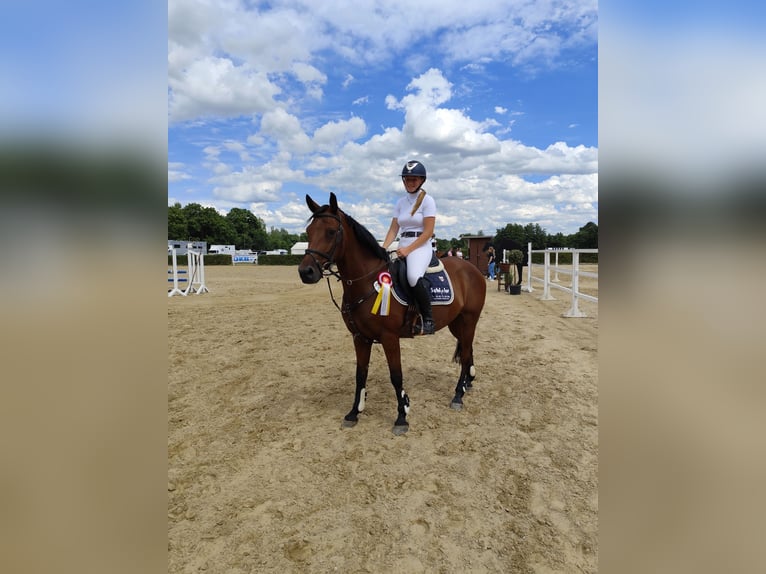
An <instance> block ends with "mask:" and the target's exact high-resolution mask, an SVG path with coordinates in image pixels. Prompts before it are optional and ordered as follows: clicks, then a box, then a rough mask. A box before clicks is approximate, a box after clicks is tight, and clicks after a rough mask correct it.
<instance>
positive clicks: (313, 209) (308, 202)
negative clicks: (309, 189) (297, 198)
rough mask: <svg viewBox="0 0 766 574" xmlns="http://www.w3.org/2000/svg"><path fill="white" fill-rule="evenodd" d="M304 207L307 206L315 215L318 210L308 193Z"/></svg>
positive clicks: (317, 205)
mask: <svg viewBox="0 0 766 574" xmlns="http://www.w3.org/2000/svg"><path fill="white" fill-rule="evenodd" d="M306 205H308V206H309V209H310V210H311V213H316V212H317V211H318V210H319V204H318V203H317V202H316V201H314V200H313V199H311V198H310V197H309V194H308V193H307V194H306Z"/></svg>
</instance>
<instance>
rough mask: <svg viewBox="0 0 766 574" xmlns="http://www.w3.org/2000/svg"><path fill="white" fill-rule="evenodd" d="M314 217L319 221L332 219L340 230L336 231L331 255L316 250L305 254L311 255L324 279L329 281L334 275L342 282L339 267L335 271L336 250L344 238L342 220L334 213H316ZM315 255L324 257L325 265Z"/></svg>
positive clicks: (308, 250)
mask: <svg viewBox="0 0 766 574" xmlns="http://www.w3.org/2000/svg"><path fill="white" fill-rule="evenodd" d="M313 217H314V219H319V218H320V217H330V218H332V219H334V220H335V221H337V222H338V229H337V230H336V233H335V241H334V242H333V244H332V249H330V252H329V253H325V252H324V251H317V250H316V249H306V252H305V253H306V255H311V258H312V259H313V260H314V263H315V264H316V266H317V267H318V268H319V270H320V271H321V272H322V277H327V278H328V280H329V278H330V275H333V276H335V277H337V278H338V281H340V280H341V279H342V277H341V276H340V273H338V270H337V266H336V268H335V269H333V265H335V250H336V249H338V245H339V244H340V242H341V239H342V238H343V222H342V221H341V220H340V217H338V216H337V215H335V214H334V213H315V214H314V216H313ZM315 255H318V256H319V257H322V258H323V259H324V260H325V261H324V263H322V264H320V263H319V261H318V260H317V258H316V257H315Z"/></svg>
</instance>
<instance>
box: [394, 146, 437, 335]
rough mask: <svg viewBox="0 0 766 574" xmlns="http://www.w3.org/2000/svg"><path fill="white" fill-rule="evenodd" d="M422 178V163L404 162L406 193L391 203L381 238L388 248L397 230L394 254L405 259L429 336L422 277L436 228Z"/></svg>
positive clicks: (427, 299) (431, 201)
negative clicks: (396, 245)
mask: <svg viewBox="0 0 766 574" xmlns="http://www.w3.org/2000/svg"><path fill="white" fill-rule="evenodd" d="M425 181H426V168H425V166H424V165H423V164H422V163H420V162H419V161H408V162H407V163H406V164H404V168H402V183H403V184H404V189H405V190H406V192H407V193H406V194H405V195H404V197H402V198H400V199H399V201H397V202H396V205H395V206H394V217H393V219H392V220H391V226H390V227H389V228H388V233H386V238H385V239H384V240H383V248H384V249H388V246H389V245H391V243H392V242H393V241H394V239H396V235H397V233H399V232H400V231H401V233H400V235H399V247H398V249H397V250H396V254H397V256H399V257H405V258H406V259H407V282H408V283H409V284H410V287H412V290H413V293H414V296H415V301H416V302H417V304H418V307H419V308H420V314H421V315H422V316H423V334H424V335H433V334H434V331H435V328H434V319H433V313H432V312H431V294H430V289H429V286H428V281H426V279H425V278H424V277H423V276H424V275H425V273H426V269H427V268H428V264H429V263H430V261H431V257H432V256H433V249H432V247H431V237H433V235H434V228H435V227H436V202H435V201H434V198H433V197H431V196H430V195H428V194H427V193H426V190H425V189H422V185H423V184H424V183H425Z"/></svg>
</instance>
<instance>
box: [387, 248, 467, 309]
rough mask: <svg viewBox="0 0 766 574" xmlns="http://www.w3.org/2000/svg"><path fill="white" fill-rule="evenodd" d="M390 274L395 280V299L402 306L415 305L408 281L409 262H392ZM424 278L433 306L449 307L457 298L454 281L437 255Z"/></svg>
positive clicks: (432, 257)
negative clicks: (453, 286)
mask: <svg viewBox="0 0 766 574" xmlns="http://www.w3.org/2000/svg"><path fill="white" fill-rule="evenodd" d="M390 272H391V278H392V280H393V289H392V293H393V295H394V298H395V299H396V300H397V301H399V303H401V304H402V305H409V306H412V305H414V304H415V303H414V302H415V299H414V297H413V295H412V288H411V287H410V284H409V282H408V281H407V260H406V259H404V258H401V259H397V260H395V261H394V262H392V263H391V271H390ZM424 277H425V279H426V281H427V282H428V285H429V289H428V291H429V294H430V295H431V305H449V304H450V303H452V301H453V300H454V298H455V293H454V291H453V289H452V281H451V280H450V278H449V274H448V273H447V270H446V269H445V268H444V263H442V260H441V259H439V258H438V257H437V256H436V253H434V254H433V255H432V256H431V261H430V263H429V264H428V269H426V274H425V275H424Z"/></svg>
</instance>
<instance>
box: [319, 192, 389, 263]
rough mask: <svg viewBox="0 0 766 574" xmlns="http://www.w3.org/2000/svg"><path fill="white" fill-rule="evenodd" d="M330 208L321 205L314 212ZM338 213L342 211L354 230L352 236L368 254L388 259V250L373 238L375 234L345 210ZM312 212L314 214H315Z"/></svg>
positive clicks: (322, 211) (321, 211)
mask: <svg viewBox="0 0 766 574" xmlns="http://www.w3.org/2000/svg"><path fill="white" fill-rule="evenodd" d="M329 208H330V206H329V205H323V206H322V207H321V208H320V209H319V211H317V213H316V214H319V213H324V212H325V211H327V210H328V209H329ZM338 212H339V213H342V214H343V216H344V217H345V218H346V223H348V226H349V227H350V228H351V231H353V232H354V236H355V237H356V239H357V241H359V243H360V244H361V245H362V247H363V248H364V249H366V250H367V251H368V252H369V253H370V255H373V256H374V257H377V258H378V259H383V260H384V261H388V260H389V259H390V257H389V255H388V252H387V251H386V250H385V249H383V247H382V246H381V245H380V243H378V240H377V239H375V236H374V235H373V234H372V233H370V231H369V230H368V229H367V228H366V227H365V226H364V225H362V224H361V223H359V222H358V221H357V220H356V219H354V218H353V217H351V216H350V215H349V214H348V213H346V212H345V211H341V210H340V209H339V210H338ZM316 214H314V215H316ZM314 215H312V216H311V217H310V218H309V219H313V218H314Z"/></svg>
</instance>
